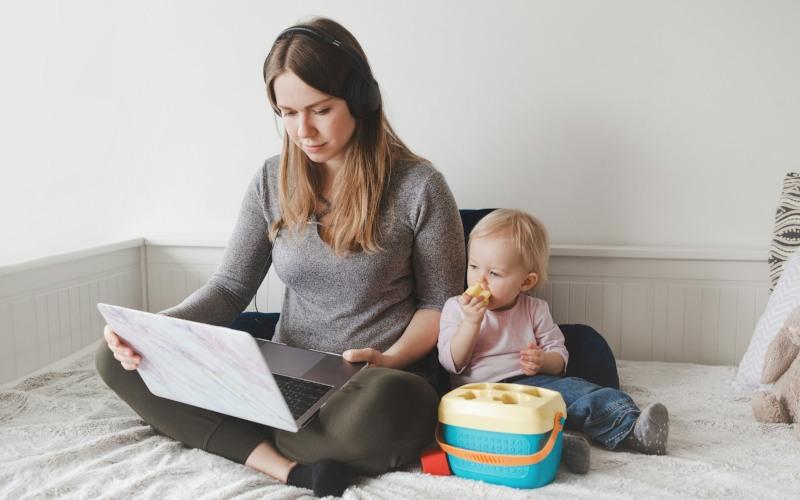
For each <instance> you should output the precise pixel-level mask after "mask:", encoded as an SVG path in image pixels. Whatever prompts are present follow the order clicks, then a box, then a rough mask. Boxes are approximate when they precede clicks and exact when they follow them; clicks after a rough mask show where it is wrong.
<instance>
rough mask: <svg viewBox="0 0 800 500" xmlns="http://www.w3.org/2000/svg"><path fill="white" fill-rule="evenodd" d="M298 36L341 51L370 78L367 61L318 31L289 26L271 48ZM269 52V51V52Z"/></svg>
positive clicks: (370, 71)
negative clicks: (309, 38)
mask: <svg viewBox="0 0 800 500" xmlns="http://www.w3.org/2000/svg"><path fill="white" fill-rule="evenodd" d="M294 34H299V35H306V36H308V37H311V38H313V39H315V40H319V41H320V42H323V43H327V44H328V45H333V46H334V47H336V48H337V49H339V50H341V51H342V52H344V53H345V54H347V55H348V56H349V57H350V59H352V60H353V61H354V62H355V63H356V66H358V69H359V70H360V71H362V72H363V73H364V76H369V77H370V78H372V70H370V67H369V64H367V61H365V60H364V58H362V57H361V56H360V55H358V54H357V53H356V52H355V51H354V50H352V49H351V48H350V47H348V46H347V45H345V44H343V43H342V42H341V41H340V40H337V39H336V38H333V37H332V36H329V35H328V34H327V33H325V32H324V31H320V30H317V29H314V28H311V27H309V26H302V25H297V26H291V27H289V28H286V29H285V30H283V31H281V32H280V34H279V35H278V37H277V38H275V42H274V43H273V44H272V46H273V47H274V46H275V43H278V41H279V40H283V39H284V38H288V37H289V36H290V35H294ZM270 52H271V51H270Z"/></svg>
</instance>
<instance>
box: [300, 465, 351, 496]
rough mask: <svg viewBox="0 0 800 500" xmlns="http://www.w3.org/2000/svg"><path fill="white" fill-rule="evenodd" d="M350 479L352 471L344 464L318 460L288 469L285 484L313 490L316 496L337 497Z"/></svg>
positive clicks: (348, 484)
mask: <svg viewBox="0 0 800 500" xmlns="http://www.w3.org/2000/svg"><path fill="white" fill-rule="evenodd" d="M352 479H353V477H352V473H351V472H350V469H349V468H348V467H347V466H346V465H344V464H342V463H339V462H337V461H335V460H320V461H319V462H316V463H313V464H310V465H303V464H297V465H295V466H294V467H293V468H292V470H290V471H289V477H287V478H286V484H288V485H291V486H299V487H301V488H308V489H309V490H314V495H315V496H318V497H326V496H329V495H333V496H335V497H339V496H342V493H344V490H346V489H347V487H348V486H350V484H351V483H352Z"/></svg>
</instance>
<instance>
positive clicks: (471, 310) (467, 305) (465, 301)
mask: <svg viewBox="0 0 800 500" xmlns="http://www.w3.org/2000/svg"><path fill="white" fill-rule="evenodd" d="M458 302H459V305H460V306H461V312H463V313H464V321H468V322H470V323H474V324H476V325H480V324H481V322H482V321H483V316H484V315H485V314H486V309H487V308H488V307H489V304H488V303H487V302H486V301H485V300H483V299H481V298H479V297H473V296H472V295H469V294H468V293H467V292H464V293H462V294H461V297H459V299H458Z"/></svg>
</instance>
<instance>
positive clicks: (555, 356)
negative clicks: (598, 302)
mask: <svg viewBox="0 0 800 500" xmlns="http://www.w3.org/2000/svg"><path fill="white" fill-rule="evenodd" d="M468 252H469V259H468V268H467V282H468V284H469V285H470V289H468V292H470V293H466V292H465V293H464V294H462V295H460V296H456V297H452V298H450V299H448V301H447V302H446V303H445V305H444V308H443V309H442V316H441V325H440V331H439V342H438V347H439V361H440V362H441V364H442V366H443V367H444V368H445V369H446V370H447V371H449V372H450V373H451V376H450V378H451V381H452V383H453V386H454V387H457V386H460V385H463V384H467V383H472V382H509V383H516V384H525V385H532V386H536V387H543V388H546V389H552V390H555V391H558V392H560V393H561V395H562V397H563V398H564V401H565V403H566V405H567V422H566V428H567V429H573V430H579V431H583V433H584V434H585V435H586V437H588V438H589V439H590V440H591V441H594V442H596V443H598V444H600V445H601V446H603V447H605V448H607V449H609V450H613V449H616V448H617V447H618V446H621V447H625V448H628V449H632V450H635V451H639V452H641V453H647V454H654V455H662V454H664V453H666V451H667V436H668V434H669V415H668V413H667V409H666V408H665V407H664V405H662V404H661V403H654V404H651V405H649V406H647V407H646V408H644V409H643V410H640V409H639V408H638V407H637V406H636V404H635V403H634V402H633V400H632V399H631V398H630V396H628V395H627V394H625V393H624V392H622V391H619V390H616V389H611V388H608V387H601V386H599V385H596V384H592V383H591V382H587V381H586V380H584V379H581V378H577V377H564V372H565V369H566V366H567V362H568V361H569V353H568V352H567V349H566V348H565V347H564V335H563V334H562V333H561V330H560V329H559V328H558V326H557V325H556V324H555V323H554V322H553V318H552V317H551V316H550V310H549V307H548V305H547V302H545V301H543V300H541V299H537V298H534V297H531V296H529V295H527V294H526V293H524V292H528V291H531V290H533V289H534V288H535V287H536V286H537V285H541V284H542V283H543V282H544V281H545V279H546V278H547V262H548V242H547V233H546V230H545V228H544V226H543V225H542V224H541V223H540V222H539V221H538V220H537V219H536V218H535V217H533V216H531V215H529V214H526V213H524V212H519V211H516V210H507V209H499V210H495V211H494V212H492V213H490V214H489V215H487V216H486V217H484V218H483V219H481V220H480V222H478V224H477V225H476V226H475V228H474V229H473V230H472V232H471V233H470V235H469V245H468ZM476 284H479V285H480V286H481V287H482V288H483V289H485V290H488V291H489V292H491V296H490V297H488V299H486V298H485V297H481V296H477V297H475V296H473V295H472V294H471V293H474V292H473V289H472V287H473V286H474V285H476ZM475 295H477V294H475ZM487 295H488V294H487ZM586 452H587V454H588V447H587V450H586ZM565 453H566V451H565ZM587 467H588V458H587Z"/></svg>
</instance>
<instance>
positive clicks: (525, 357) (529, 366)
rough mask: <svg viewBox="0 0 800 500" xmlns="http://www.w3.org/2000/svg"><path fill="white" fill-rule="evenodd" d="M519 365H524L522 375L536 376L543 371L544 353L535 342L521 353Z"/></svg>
mask: <svg viewBox="0 0 800 500" xmlns="http://www.w3.org/2000/svg"><path fill="white" fill-rule="evenodd" d="M519 364H520V365H522V373H524V374H525V375H528V376H532V375H536V374H537V373H539V372H540V371H542V365H543V364H544V351H542V350H541V349H540V348H539V346H537V345H536V343H535V342H531V343H530V344H528V347H527V348H525V349H523V350H521V351H520V352H519Z"/></svg>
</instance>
